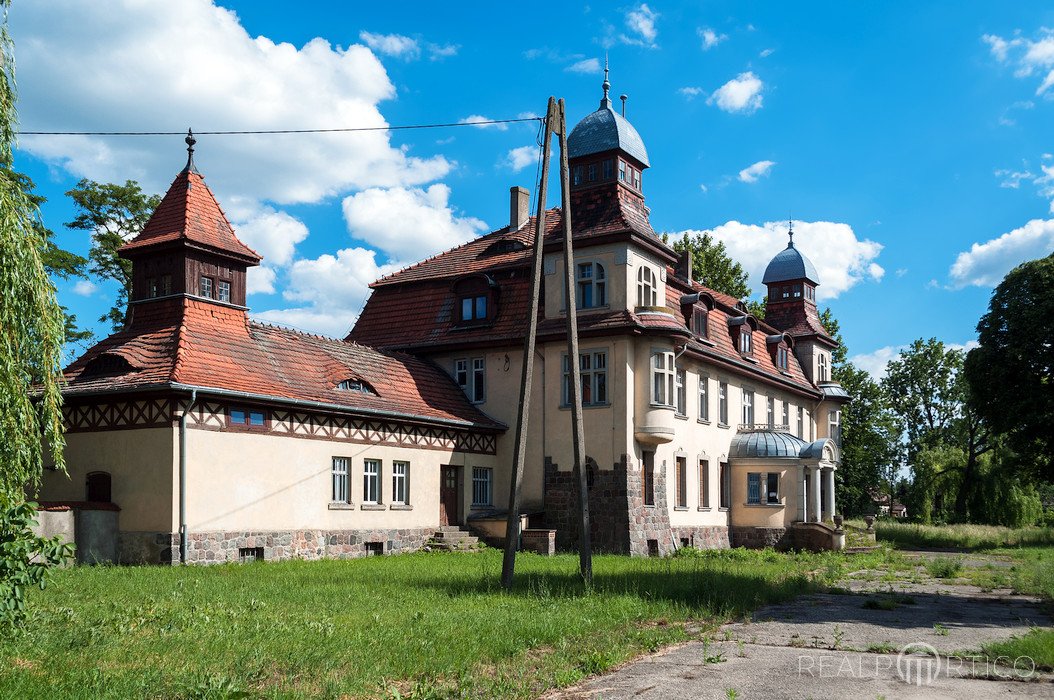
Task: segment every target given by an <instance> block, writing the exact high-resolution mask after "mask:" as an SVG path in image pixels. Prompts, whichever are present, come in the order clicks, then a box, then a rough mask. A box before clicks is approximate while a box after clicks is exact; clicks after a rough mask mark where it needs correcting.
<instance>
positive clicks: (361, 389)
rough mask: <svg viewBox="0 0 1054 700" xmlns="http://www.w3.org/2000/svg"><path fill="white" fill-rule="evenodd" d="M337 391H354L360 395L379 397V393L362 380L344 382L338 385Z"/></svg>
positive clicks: (346, 380)
mask: <svg viewBox="0 0 1054 700" xmlns="http://www.w3.org/2000/svg"><path fill="white" fill-rule="evenodd" d="M337 389H339V390H341V391H353V392H357V393H359V394H372V395H374V396H376V395H377V392H376V391H374V390H373V387H371V386H370V385H369V384H367V383H366V382H365V381H364V380H362V379H345V380H344V381H342V382H338V383H337Z"/></svg>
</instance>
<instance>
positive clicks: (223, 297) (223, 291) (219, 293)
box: [216, 280, 231, 304]
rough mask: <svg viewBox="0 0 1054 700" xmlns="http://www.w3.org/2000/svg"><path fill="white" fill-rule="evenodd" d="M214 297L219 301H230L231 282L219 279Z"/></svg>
mask: <svg viewBox="0 0 1054 700" xmlns="http://www.w3.org/2000/svg"><path fill="white" fill-rule="evenodd" d="M216 298H217V299H218V300H220V301H223V302H227V303H228V304H229V303H230V301H231V283H230V282H228V281H226V280H220V281H219V282H217V283H216Z"/></svg>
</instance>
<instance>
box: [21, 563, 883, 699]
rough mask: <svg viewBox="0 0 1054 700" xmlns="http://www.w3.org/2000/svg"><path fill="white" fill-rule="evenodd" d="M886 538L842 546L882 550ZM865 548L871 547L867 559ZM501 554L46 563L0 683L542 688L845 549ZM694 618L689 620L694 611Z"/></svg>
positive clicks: (201, 691) (791, 592)
mask: <svg viewBox="0 0 1054 700" xmlns="http://www.w3.org/2000/svg"><path fill="white" fill-rule="evenodd" d="M882 557H883V554H882V553H875V554H874V555H870V554H869V555H864V557H857V558H854V559H853V560H852V563H853V566H854V567H858V566H863V565H867V561H870V559H868V558H871V559H874V562H873V563H875V564H877V563H879V562H880V561H881V560H882ZM865 560H867V561H865ZM500 570H501V553H500V552H497V551H493V550H491V551H485V552H483V553H480V554H448V555H434V554H433V555H430V554H412V555H403V556H396V557H371V558H366V559H358V560H353V561H319V562H298V561H291V562H278V563H266V564H264V563H261V564H251V565H223V566H215V567H186V568H160V567H151V568H147V567H142V568H118V567H94V568H87V567H85V568H76V569H68V570H63V571H59V572H56V575H55V577H54V579H53V581H52V583H51V585H49V586H48V588H47V590H45V591H43V592H39V591H38V592H35V593H34V594H33V596H32V599H31V604H32V610H33V614H32V619H31V621H30V625H29V627H28V629H27V631H26V632H25V633H24V634H22V635H21V636H19V637H17V638H15V639H4V640H0V697H26V698H29V697H32V698H48V697H55V698H60V697H61V698H96V697H102V698H135V697H165V698H234V697H244V696H245V694H246V693H248V694H250V696H252V697H308V696H310V697H315V696H322V697H340V696H344V695H346V696H356V697H358V696H367V697H422V698H423V697H429V698H431V697H435V698H442V697H495V698H497V697H501V698H506V697H534V696H536V695H538V694H540V693H541V692H542V691H544V690H545V689H547V688H550V687H554V686H561V685H567V684H570V683H574V682H576V681H577V680H579V679H581V678H583V677H584V676H586V675H589V674H594V673H598V672H601V671H603V670H605V669H607V668H610V667H611V666H613V665H615V664H618V663H620V662H622V661H624V660H626V659H628V658H631V657H633V656H636V655H638V654H641V653H644V652H647V651H651V650H655V649H658V648H660V647H661V646H664V645H667V644H670V643H673V642H677V641H681V640H684V639H687V638H688V637H689V636H692V635H693V634H694V635H698V634H700V632H701V631H708V630H712V629H713V626H714V625H716V624H718V623H719V622H722V621H724V620H726V619H728V618H731V617H736V616H741V615H744V614H746V613H748V612H749V611H751V610H753V609H755V608H757V607H758V606H760V605H763V604H766V603H771V602H776V601H781V600H785V599H788V598H790V597H793V596H795V595H798V594H800V593H803V592H807V591H810V590H815V589H816V588H818V587H820V586H824V585H829V584H831V583H833V582H834V581H835V580H836V579H837V578H838V577H839V576H841V575H842V574H843V573H845V571H846V570H847V565H846V557H845V556H844V555H838V554H831V553H827V554H798V555H784V554H777V553H774V552H745V551H742V550H731V551H725V552H712V553H702V554H699V555H696V556H682V557H677V558H669V559H639V558H638V559H631V558H627V557H617V556H597V557H595V559H594V571H595V576H594V586H593V588H592V590H586V589H585V588H584V587H583V585H582V583H581V581H580V579H579V578H578V576H577V557H575V556H573V555H561V556H557V557H553V558H543V557H538V556H532V555H521V556H520V557H519V558H518V561H517V580H516V586H515V589H514V590H513V592H511V593H506V592H504V591H503V590H502V589H501V588H500V586H499V584H498V579H499V574H500ZM689 622H691V623H692V624H691V626H690V627H689V630H691V631H686V623H689Z"/></svg>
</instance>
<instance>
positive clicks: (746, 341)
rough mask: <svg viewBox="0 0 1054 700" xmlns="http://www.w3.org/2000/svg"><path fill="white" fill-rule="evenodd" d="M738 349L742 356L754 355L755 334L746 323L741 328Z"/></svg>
mask: <svg viewBox="0 0 1054 700" xmlns="http://www.w3.org/2000/svg"><path fill="white" fill-rule="evenodd" d="M737 348H738V349H739V354H740V355H752V354H753V353H754V333H753V331H751V329H750V326H749V325H748V324H746V323H744V324H743V325H742V326H740V327H739V340H738V342H737Z"/></svg>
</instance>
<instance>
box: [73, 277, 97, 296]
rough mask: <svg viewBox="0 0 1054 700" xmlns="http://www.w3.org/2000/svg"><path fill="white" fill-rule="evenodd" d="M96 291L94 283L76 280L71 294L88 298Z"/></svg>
mask: <svg viewBox="0 0 1054 700" xmlns="http://www.w3.org/2000/svg"><path fill="white" fill-rule="evenodd" d="M96 289H98V287H97V286H96V285H95V283H94V282H90V281H88V280H77V282H76V283H74V285H73V293H74V294H76V295H77V296H82V297H90V296H91V295H92V294H95V290H96Z"/></svg>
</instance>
